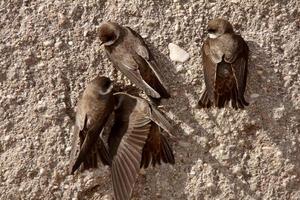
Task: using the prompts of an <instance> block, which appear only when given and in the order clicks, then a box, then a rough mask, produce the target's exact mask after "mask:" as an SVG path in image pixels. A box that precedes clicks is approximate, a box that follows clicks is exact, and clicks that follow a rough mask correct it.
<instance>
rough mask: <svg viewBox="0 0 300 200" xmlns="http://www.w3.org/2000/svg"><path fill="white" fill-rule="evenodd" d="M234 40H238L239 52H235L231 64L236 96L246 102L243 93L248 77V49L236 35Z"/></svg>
mask: <svg viewBox="0 0 300 200" xmlns="http://www.w3.org/2000/svg"><path fill="white" fill-rule="evenodd" d="M236 39H237V40H238V44H239V45H238V47H239V52H237V54H238V55H237V58H236V59H235V61H234V62H232V63H231V67H232V70H233V74H234V77H235V81H236V84H237V89H238V96H239V98H240V99H241V100H242V101H244V102H246V101H245V99H244V93H245V89H246V83H247V75H248V54H249V48H248V45H247V44H246V42H245V41H244V40H243V38H242V37H241V36H239V35H236ZM247 104H248V103H247V102H246V105H247Z"/></svg>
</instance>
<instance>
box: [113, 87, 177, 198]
mask: <svg viewBox="0 0 300 200" xmlns="http://www.w3.org/2000/svg"><path fill="white" fill-rule="evenodd" d="M114 96H115V97H116V110H115V121H114V125H113V127H112V130H111V133H110V135H109V138H108V147H109V154H110V156H111V159H112V181H113V188H114V194H115V198H116V200H128V199H130V198H131V194H132V190H133V187H134V184H135V181H136V178H137V176H138V173H139V170H140V168H141V167H145V168H146V167H148V165H149V163H150V162H151V161H152V164H153V166H155V164H160V163H161V161H163V162H165V163H170V164H174V163H175V160H174V156H173V152H172V149H171V147H170V145H169V143H168V141H167V139H166V138H165V136H163V135H162V133H161V132H160V127H162V128H163V129H164V130H165V131H166V132H167V133H168V134H171V132H172V130H173V128H172V126H171V125H170V123H169V122H168V120H167V119H166V118H165V117H164V116H163V115H162V114H161V113H160V112H159V111H158V110H157V109H156V108H155V107H154V106H152V105H150V104H149V103H148V102H147V101H145V100H144V99H142V98H139V97H134V96H131V95H128V94H126V93H116V94H115V95H114Z"/></svg>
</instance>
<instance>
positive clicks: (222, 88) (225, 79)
mask: <svg viewBox="0 0 300 200" xmlns="http://www.w3.org/2000/svg"><path fill="white" fill-rule="evenodd" d="M208 34H209V38H208V39H207V40H206V41H205V42H204V44H203V46H202V59H203V72H204V77H205V85H206V89H205V91H204V93H203V94H202V96H201V98H200V100H199V102H198V106H199V107H200V108H209V107H211V106H216V107H218V108H223V107H224V106H225V105H226V104H227V103H228V102H229V101H231V105H232V107H233V108H234V109H238V108H240V109H243V108H244V107H245V106H248V105H249V103H248V102H247V101H246V100H245V98H244V93H245V88H246V82H247V73H248V54H249V48H248V46H247V44H246V42H245V41H244V39H243V38H242V37H241V36H240V35H237V34H235V33H234V31H233V27H232V25H231V24H230V23H229V22H228V21H226V20H224V19H214V20H212V21H210V22H209V23H208Z"/></svg>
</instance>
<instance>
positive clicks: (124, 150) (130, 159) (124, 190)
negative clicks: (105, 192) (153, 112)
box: [112, 111, 151, 200]
mask: <svg viewBox="0 0 300 200" xmlns="http://www.w3.org/2000/svg"><path fill="white" fill-rule="evenodd" d="M150 122H151V120H150V119H149V118H147V116H146V115H145V114H143V113H141V112H137V111H134V112H133V113H132V114H131V115H130V117H129V124H128V128H127V130H126V133H125V134H124V136H123V137H122V139H121V142H120V144H119V147H118V150H117V153H116V155H115V157H114V158H113V164H112V179H113V188H114V193H115V197H116V200H128V199H130V197H131V194H132V191H133V186H134V184H135V181H136V178H137V176H138V172H139V169H140V163H141V159H142V150H143V147H144V145H145V142H146V140H147V137H148V134H149V130H150Z"/></svg>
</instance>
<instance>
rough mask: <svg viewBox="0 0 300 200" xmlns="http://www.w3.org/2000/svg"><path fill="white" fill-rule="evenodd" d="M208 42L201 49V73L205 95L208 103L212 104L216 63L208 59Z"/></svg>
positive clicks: (209, 55)
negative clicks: (202, 74)
mask: <svg viewBox="0 0 300 200" xmlns="http://www.w3.org/2000/svg"><path fill="white" fill-rule="evenodd" d="M208 42H209V41H205V43H204V44H203V47H202V59H203V61H202V62H203V73H204V82H205V86H206V90H207V95H208V98H209V100H210V101H212V102H214V92H215V82H216V73H217V63H215V62H213V60H212V59H211V58H210V57H211V54H210V47H209V43H208Z"/></svg>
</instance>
